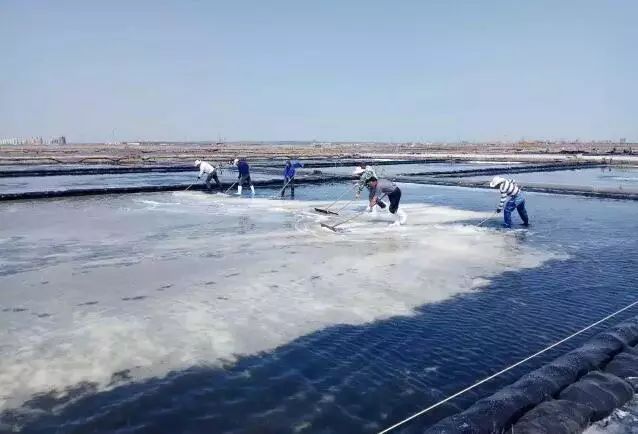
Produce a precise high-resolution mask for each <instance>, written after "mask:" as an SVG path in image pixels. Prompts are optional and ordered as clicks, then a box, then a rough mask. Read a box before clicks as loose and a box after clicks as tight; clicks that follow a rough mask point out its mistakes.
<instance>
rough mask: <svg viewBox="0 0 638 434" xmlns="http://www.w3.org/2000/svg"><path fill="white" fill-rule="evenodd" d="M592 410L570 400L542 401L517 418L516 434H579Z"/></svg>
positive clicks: (513, 429)
mask: <svg viewBox="0 0 638 434" xmlns="http://www.w3.org/2000/svg"><path fill="white" fill-rule="evenodd" d="M592 413H593V410H592V408H591V407H589V406H588V405H583V404H579V403H577V402H572V401H564V400H554V401H547V402H543V403H542V404H540V405H538V406H536V407H535V408H534V409H533V410H531V411H529V412H528V413H526V414H525V415H524V416H523V417H521V418H520V419H519V421H518V422H516V424H515V425H514V427H513V428H512V430H511V431H512V432H514V433H516V434H580V433H582V432H583V430H584V429H585V428H586V427H587V425H588V424H589V420H590V418H591V416H592Z"/></svg>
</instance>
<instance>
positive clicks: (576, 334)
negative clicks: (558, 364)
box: [378, 300, 638, 434]
mask: <svg viewBox="0 0 638 434" xmlns="http://www.w3.org/2000/svg"><path fill="white" fill-rule="evenodd" d="M636 304H638V300H636V301H634V302H633V303H631V304H630V305H628V306H626V307H623V308H622V309H620V310H618V311H616V312H614V313H612V314H611V315H607V316H606V317H605V318H603V319H601V320H598V321H596V322H595V323H593V324H591V325H588V326H587V327H585V328H584V329H581V330H579V331H577V332H576V333H574V334H571V335H569V336H567V337H566V338H564V339H561V340H560V341H558V342H556V343H554V344H552V345H550V346H549V347H547V348H544V349H542V350H540V351H539V352H537V353H534V354H532V355H531V356H529V357H527V358H525V359H523V360H521V361H519V362H516V363H514V364H513V365H511V366H508V367H507V368H505V369H502V370H500V371H498V372H497V373H496V374H493V375H490V376H489V377H487V378H484V379H482V380H481V381H479V382H478V383H475V384H473V385H471V386H470V387H467V388H465V389H463V390H461V391H460V392H456V393H455V394H454V395H452V396H448V397H447V398H445V399H444V400H442V401H439V402H437V403H436V404H433V405H431V406H429V407H428V408H426V409H423V410H421V411H420V412H418V413H415V414H413V415H412V416H410V417H408V418H407V419H404V420H402V421H401V422H398V423H396V424H394V425H392V426H391V427H389V428H386V429H384V430H383V431H379V433H378V434H384V433H387V432H390V431H392V430H393V429H395V428H398V427H400V426H401V425H403V424H404V423H406V422H408V421H411V420H412V419H414V418H416V417H419V416H421V415H422V414H424V413H427V412H428V411H430V410H432V409H434V408H437V407H438V406H440V405H442V404H445V403H446V402H448V401H450V400H452V399H454V398H456V397H457V396H459V395H462V394H464V393H465V392H468V391H470V390H472V389H474V388H475V387H478V386H480V385H481V384H483V383H485V382H487V381H489V380H491V379H492V378H495V377H498V376H499V375H501V374H504V373H505V372H507V371H509V370H511V369H514V368H515V367H517V366H518V365H521V364H523V363H525V362H527V361H528V360H530V359H533V358H534V357H536V356H539V355H541V354H543V353H545V352H547V351H549V350H551V349H552V348H554V347H556V346H558V345H560V344H562V343H563V342H565V341H568V340H569V339H571V338H573V337H575V336H578V335H579V334H581V333H583V332H585V331H587V330H589V329H590V328H592V327H595V326H597V325H598V324H600V323H601V322H604V321H607V320H608V319H609V318H612V317H614V316H616V315H618V314H619V313H621V312H624V311H625V310H627V309H629V308H631V307H633V306H635V305H636Z"/></svg>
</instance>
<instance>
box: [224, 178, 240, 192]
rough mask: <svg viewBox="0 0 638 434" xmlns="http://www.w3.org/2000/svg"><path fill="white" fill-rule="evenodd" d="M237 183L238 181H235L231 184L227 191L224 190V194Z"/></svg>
mask: <svg viewBox="0 0 638 434" xmlns="http://www.w3.org/2000/svg"><path fill="white" fill-rule="evenodd" d="M235 184H237V181H235V182H233V183H232V184H231V186H230V187H228V190H226V191H225V192H224V194H228V192H229V191H230V190H232V188H233V187H234V186H235Z"/></svg>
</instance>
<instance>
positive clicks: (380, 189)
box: [366, 176, 408, 226]
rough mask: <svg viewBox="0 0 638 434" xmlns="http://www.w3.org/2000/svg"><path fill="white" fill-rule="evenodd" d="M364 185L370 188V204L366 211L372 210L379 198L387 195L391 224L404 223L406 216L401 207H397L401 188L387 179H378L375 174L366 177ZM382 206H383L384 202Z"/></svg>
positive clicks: (398, 224)
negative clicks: (392, 218)
mask: <svg viewBox="0 0 638 434" xmlns="http://www.w3.org/2000/svg"><path fill="white" fill-rule="evenodd" d="M366 186H367V187H368V190H370V195H369V199H370V204H369V205H368V211H372V209H373V207H374V206H375V205H378V204H379V203H380V198H381V197H383V196H385V195H387V196H388V200H389V201H390V206H389V207H388V211H390V214H392V215H393V216H394V223H392V224H391V226H400V225H403V224H405V222H406V221H407V219H408V216H407V214H406V213H405V212H403V210H402V209H399V201H400V200H401V189H400V188H399V187H397V186H396V184H395V183H394V182H392V181H389V180H387V179H379V180H377V178H376V177H375V176H372V177H370V178H368V180H367V181H366ZM382 208H385V204H384V206H383V207H382Z"/></svg>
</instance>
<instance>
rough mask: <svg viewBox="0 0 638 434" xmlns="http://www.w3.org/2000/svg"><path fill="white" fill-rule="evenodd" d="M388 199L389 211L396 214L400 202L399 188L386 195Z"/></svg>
mask: <svg viewBox="0 0 638 434" xmlns="http://www.w3.org/2000/svg"><path fill="white" fill-rule="evenodd" d="M388 199H390V208H389V209H388V211H390V212H391V213H392V214H394V213H396V212H397V210H398V209H399V201H400V200H401V189H400V188H399V187H397V188H395V189H394V191H393V192H392V193H390V194H389V195H388Z"/></svg>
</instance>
